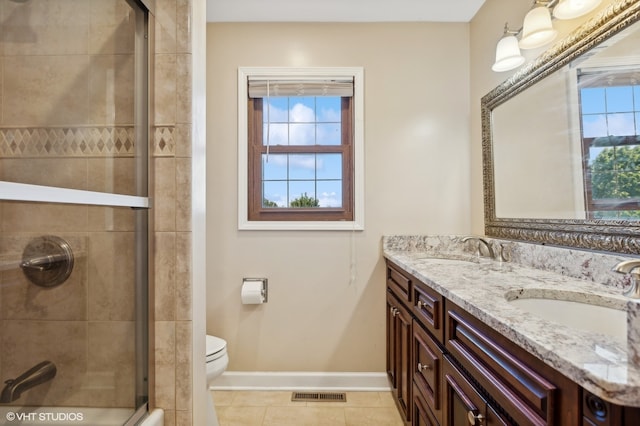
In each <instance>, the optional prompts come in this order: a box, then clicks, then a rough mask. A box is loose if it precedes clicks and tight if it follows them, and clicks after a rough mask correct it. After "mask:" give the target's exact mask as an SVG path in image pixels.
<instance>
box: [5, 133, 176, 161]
mask: <svg viewBox="0 0 640 426" xmlns="http://www.w3.org/2000/svg"><path fill="white" fill-rule="evenodd" d="M150 151H151V155H153V156H155V157H164V156H174V155H175V152H176V127H175V126H157V127H155V128H154V129H153V135H152V138H151V142H150ZM135 154H136V152H135V130H134V127H133V126H95V127H5V128H0V158H24V157H31V158H33V157H35V158H51V157H133V156H135Z"/></svg>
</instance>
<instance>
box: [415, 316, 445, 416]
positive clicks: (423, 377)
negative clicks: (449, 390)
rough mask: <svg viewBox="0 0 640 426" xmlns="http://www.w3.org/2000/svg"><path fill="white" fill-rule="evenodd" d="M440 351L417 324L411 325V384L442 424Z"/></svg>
mask: <svg viewBox="0 0 640 426" xmlns="http://www.w3.org/2000/svg"><path fill="white" fill-rule="evenodd" d="M442 356H443V355H442V350H441V349H440V348H439V347H438V344H437V343H436V342H435V341H434V340H433V338H432V337H431V336H430V335H429V333H427V332H426V331H425V330H424V329H423V328H422V327H421V326H420V325H419V324H417V323H416V322H415V321H414V324H413V382H414V383H415V386H416V387H417V388H418V389H420V392H421V393H422V395H423V396H424V399H425V402H426V403H427V405H428V406H429V408H430V409H431V412H432V413H433V414H434V415H435V417H436V418H437V419H438V422H442V400H441V399H442V398H441V396H442V391H441V377H442Z"/></svg>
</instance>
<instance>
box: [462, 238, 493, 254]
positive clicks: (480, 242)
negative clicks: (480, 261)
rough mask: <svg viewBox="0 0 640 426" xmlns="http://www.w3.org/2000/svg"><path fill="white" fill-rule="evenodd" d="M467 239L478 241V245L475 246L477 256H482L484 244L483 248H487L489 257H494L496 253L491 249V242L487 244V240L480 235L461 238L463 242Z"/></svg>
mask: <svg viewBox="0 0 640 426" xmlns="http://www.w3.org/2000/svg"><path fill="white" fill-rule="evenodd" d="M467 241H477V242H478V247H477V251H476V254H477V255H478V256H482V246H485V248H486V249H487V253H488V255H489V257H490V258H491V259H495V258H496V255H495V253H494V251H493V248H492V247H491V244H489V242H488V241H487V240H485V239H484V238H481V237H464V238H463V239H462V242H463V243H466V242H467Z"/></svg>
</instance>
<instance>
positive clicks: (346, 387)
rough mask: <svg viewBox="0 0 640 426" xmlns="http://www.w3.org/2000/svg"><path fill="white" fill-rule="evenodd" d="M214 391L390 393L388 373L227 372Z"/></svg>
mask: <svg viewBox="0 0 640 426" xmlns="http://www.w3.org/2000/svg"><path fill="white" fill-rule="evenodd" d="M209 389H211V390H291V391H297V390H301V391H302V390H319V391H343V392H344V391H378V392H383V391H388V390H390V389H391V388H390V386H389V379H388V378H387V374H386V373H355V372H354V373H325V372H306V371H303V372H297V371H291V372H269V371H256V372H245V371H225V372H224V373H222V375H221V376H220V377H218V378H217V379H215V380H214V382H213V384H212V385H211V386H210V388H209Z"/></svg>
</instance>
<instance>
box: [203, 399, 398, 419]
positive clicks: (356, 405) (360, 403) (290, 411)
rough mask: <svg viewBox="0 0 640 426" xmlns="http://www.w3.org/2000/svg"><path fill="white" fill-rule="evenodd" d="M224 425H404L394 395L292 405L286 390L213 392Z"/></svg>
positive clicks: (295, 403)
mask: <svg viewBox="0 0 640 426" xmlns="http://www.w3.org/2000/svg"><path fill="white" fill-rule="evenodd" d="M211 394H212V395H213V401H214V404H215V406H216V412H217V413H218V419H219V421H220V426H325V425H326V426H403V422H402V419H401V418H400V414H399V413H398V410H397V408H396V405H395V403H394V401H393V399H392V397H391V392H347V402H292V401H291V392H286V391H277V392H276V391H273V392H272V391H212V392H211Z"/></svg>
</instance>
